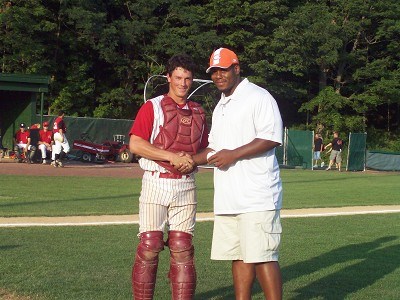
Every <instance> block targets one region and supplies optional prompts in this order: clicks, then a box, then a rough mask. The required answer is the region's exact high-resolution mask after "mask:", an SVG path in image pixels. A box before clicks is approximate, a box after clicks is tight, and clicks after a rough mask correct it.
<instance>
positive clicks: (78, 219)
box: [0, 205, 400, 227]
mask: <svg viewBox="0 0 400 300" xmlns="http://www.w3.org/2000/svg"><path fill="white" fill-rule="evenodd" d="M387 213H400V205H381V206H350V207H333V208H332V207H331V208H308V209H290V210H287V209H283V210H282V211H281V217H282V218H310V217H332V216H349V215H365V214H387ZM196 220H197V222H207V221H213V220H214V217H213V214H212V213H198V214H197V216H196ZM138 223H139V217H138V215H106V216H67V217H10V218H0V227H40V226H41V227H50V226H51V227H57V226H99V225H129V224H138Z"/></svg>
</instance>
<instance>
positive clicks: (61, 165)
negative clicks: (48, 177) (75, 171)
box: [56, 159, 63, 168]
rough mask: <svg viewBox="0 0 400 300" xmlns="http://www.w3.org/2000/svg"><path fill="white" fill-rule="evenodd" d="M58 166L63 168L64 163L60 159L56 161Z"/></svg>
mask: <svg viewBox="0 0 400 300" xmlns="http://www.w3.org/2000/svg"><path fill="white" fill-rule="evenodd" d="M56 164H57V166H59V167H61V168H62V167H63V163H62V162H61V160H59V159H57V160H56Z"/></svg>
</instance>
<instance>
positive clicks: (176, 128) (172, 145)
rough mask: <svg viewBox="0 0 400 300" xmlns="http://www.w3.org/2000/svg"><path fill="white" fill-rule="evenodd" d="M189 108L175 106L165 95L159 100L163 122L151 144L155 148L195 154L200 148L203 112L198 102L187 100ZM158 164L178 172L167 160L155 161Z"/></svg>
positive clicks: (203, 121)
mask: <svg viewBox="0 0 400 300" xmlns="http://www.w3.org/2000/svg"><path fill="white" fill-rule="evenodd" d="M187 105H188V107H189V109H182V108H179V107H178V106H177V104H176V103H175V101H174V100H172V99H171V98H169V97H165V98H164V99H163V100H161V108H162V111H163V113H164V124H163V125H162V126H160V133H159V134H158V135H157V137H156V138H155V140H154V142H153V144H154V146H156V147H157V148H160V149H163V150H168V151H172V152H181V151H184V152H187V153H189V154H191V155H193V154H196V153H197V151H198V150H199V148H200V144H201V138H202V134H203V130H204V124H205V113H204V110H203V108H202V107H201V106H200V104H198V103H196V102H192V101H188V102H187ZM156 163H158V164H159V165H160V166H162V167H164V168H166V169H167V170H169V171H170V172H172V173H176V174H180V173H179V172H178V171H177V170H175V168H174V167H173V166H171V164H170V163H169V162H167V161H156Z"/></svg>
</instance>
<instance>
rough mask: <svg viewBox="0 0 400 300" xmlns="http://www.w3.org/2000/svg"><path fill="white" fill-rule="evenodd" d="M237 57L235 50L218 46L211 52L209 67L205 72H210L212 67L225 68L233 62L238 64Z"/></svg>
mask: <svg viewBox="0 0 400 300" xmlns="http://www.w3.org/2000/svg"><path fill="white" fill-rule="evenodd" d="M238 63H239V59H238V57H237V55H236V53H235V52H233V51H231V50H229V49H227V48H219V49H217V50H215V51H214V52H213V54H211V57H210V67H209V68H208V69H207V70H206V73H208V72H210V70H211V69H212V68H222V69H227V68H229V67H230V66H232V65H233V64H238Z"/></svg>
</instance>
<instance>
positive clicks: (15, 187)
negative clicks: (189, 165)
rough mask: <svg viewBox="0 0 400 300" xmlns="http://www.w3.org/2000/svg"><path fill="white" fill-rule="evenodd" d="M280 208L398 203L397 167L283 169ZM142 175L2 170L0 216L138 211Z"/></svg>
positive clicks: (208, 187)
mask: <svg viewBox="0 0 400 300" xmlns="http://www.w3.org/2000/svg"><path fill="white" fill-rule="evenodd" d="M281 176H282V181H283V188H284V208H285V209H291V208H307V207H339V206H353V205H374V204H375V205H377V204H379V205H390V204H399V203H400V201H399V195H400V184H399V180H400V176H399V173H383V172H382V173H364V172H341V173H339V172H335V171H331V172H326V171H307V170H282V172H281ZM140 182H141V179H132V178H98V177H91V178H86V177H51V178H50V177H39V176H35V177H33V176H9V175H0V186H1V190H0V217H5V216H66V215H104V214H112V215H115V214H134V213H138V198H139V194H140ZM196 182H197V186H198V211H201V212H205V211H212V197H213V196H212V195H213V184H212V173H201V174H197V179H196Z"/></svg>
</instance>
